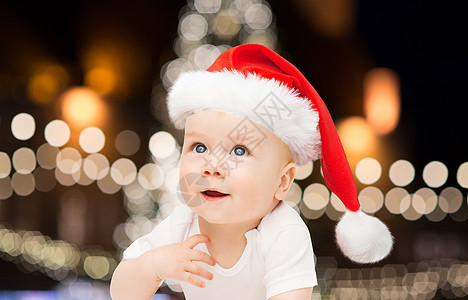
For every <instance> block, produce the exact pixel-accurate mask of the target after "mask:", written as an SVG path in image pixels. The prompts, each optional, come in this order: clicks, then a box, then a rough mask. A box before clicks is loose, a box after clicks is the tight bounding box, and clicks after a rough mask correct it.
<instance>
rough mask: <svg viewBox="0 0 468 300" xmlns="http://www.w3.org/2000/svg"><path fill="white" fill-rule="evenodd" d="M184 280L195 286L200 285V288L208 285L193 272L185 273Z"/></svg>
mask: <svg viewBox="0 0 468 300" xmlns="http://www.w3.org/2000/svg"><path fill="white" fill-rule="evenodd" d="M184 281H186V282H188V283H191V284H193V285H194V286H197V287H200V288H204V287H205V286H206V284H205V283H204V282H203V281H201V280H200V279H198V278H197V277H196V276H195V275H193V274H191V273H189V272H185V273H184Z"/></svg>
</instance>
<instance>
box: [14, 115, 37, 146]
mask: <svg viewBox="0 0 468 300" xmlns="http://www.w3.org/2000/svg"><path fill="white" fill-rule="evenodd" d="M35 131H36V122H35V121H34V118H33V117H32V116H31V115H30V114H27V113H20V114H17V115H16V116H15V117H14V118H13V119H12V120H11V132H12V133H13V136H14V137H15V138H17V139H18V140H21V141H26V140H29V139H30V138H31V137H32V136H33V135H34V132H35Z"/></svg>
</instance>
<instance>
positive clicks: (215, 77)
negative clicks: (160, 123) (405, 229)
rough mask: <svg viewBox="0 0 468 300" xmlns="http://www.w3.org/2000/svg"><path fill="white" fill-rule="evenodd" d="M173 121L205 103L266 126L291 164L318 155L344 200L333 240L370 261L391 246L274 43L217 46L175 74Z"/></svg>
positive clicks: (321, 113) (301, 81) (322, 112)
mask: <svg viewBox="0 0 468 300" xmlns="http://www.w3.org/2000/svg"><path fill="white" fill-rule="evenodd" d="M168 110H169V116H170V118H171V120H172V122H173V123H174V125H175V127H176V128H178V129H183V128H184V126H185V119H186V118H187V117H188V116H189V115H191V114H194V113H197V112H200V111H204V110H216V111H223V112H227V113H231V114H234V115H237V116H240V117H242V118H245V117H247V118H249V119H250V120H252V121H254V122H256V123H258V124H260V125H262V126H265V127H267V128H268V129H270V130H271V131H272V132H273V133H274V134H276V135H277V136H278V137H279V138H281V139H282V140H283V141H284V142H285V143H286V144H287V145H288V146H289V148H290V149H291V152H292V154H293V156H294V158H295V161H296V164H297V165H303V164H305V163H307V162H309V161H310V160H316V159H319V158H320V161H321V165H322V171H323V177H324V179H325V183H326V184H327V186H328V187H329V188H330V190H331V191H332V192H333V193H334V194H335V195H336V196H338V198H339V199H340V200H341V201H342V202H343V204H344V206H345V207H346V212H345V214H344V215H343V217H342V218H341V220H340V221H339V222H338V225H337V227H336V240H337V243H338V246H339V247H340V248H341V250H342V252H343V253H344V254H345V255H346V256H347V257H348V258H350V259H351V260H353V261H355V262H360V263H372V262H377V261H380V260H381V259H383V258H385V257H386V256H387V255H388V253H389V252H390V250H391V248H392V244H393V237H392V236H391V234H390V232H389V230H388V228H387V227H386V226H385V225H384V224H383V223H382V222H381V221H380V220H379V219H377V218H375V217H373V216H369V215H366V214H365V213H363V212H362V211H361V210H360V204H359V200H358V197H357V192H356V185H355V182H354V178H353V175H352V173H351V169H350V167H349V163H348V160H347V158H346V155H345V152H344V150H343V146H342V145H341V141H340V139H339V137H338V133H337V131H336V128H335V125H334V124H333V120H332V118H331V116H330V113H329V112H328V109H327V107H326V106H325V104H324V102H323V101H322V99H321V98H320V96H319V95H318V93H317V92H316V91H315V89H314V88H313V87H312V85H311V84H310V83H309V82H308V81H307V79H306V78H305V77H304V76H303V75H302V74H301V72H299V70H298V69H297V68H296V67H294V66H293V65H292V64H291V63H289V62H288V61H287V60H285V59H284V58H282V57H281V56H279V55H278V54H277V53H275V52H274V51H272V50H270V49H268V48H266V47H264V46H261V45H256V44H248V45H241V46H237V47H234V48H231V49H229V50H227V51H225V52H224V53H222V54H221V55H220V56H219V57H218V58H217V59H216V61H215V62H214V63H213V64H212V65H211V66H210V67H209V68H208V69H207V70H206V71H193V72H187V73H184V74H182V75H180V76H179V78H178V79H177V80H176V82H175V83H174V85H173V86H172V88H171V90H170V92H169V94H168Z"/></svg>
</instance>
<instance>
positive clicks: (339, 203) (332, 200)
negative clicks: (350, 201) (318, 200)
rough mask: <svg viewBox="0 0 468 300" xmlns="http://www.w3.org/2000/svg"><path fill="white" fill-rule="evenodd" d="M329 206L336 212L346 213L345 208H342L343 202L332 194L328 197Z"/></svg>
mask: <svg viewBox="0 0 468 300" xmlns="http://www.w3.org/2000/svg"><path fill="white" fill-rule="evenodd" d="M330 204H331V205H332V206H333V208H334V209H335V210H336V211H338V212H345V211H346V207H345V206H344V204H343V202H342V201H341V200H340V198H338V196H337V195H335V193H332V194H331V196H330Z"/></svg>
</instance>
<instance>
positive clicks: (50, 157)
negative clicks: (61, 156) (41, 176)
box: [36, 143, 60, 170]
mask: <svg viewBox="0 0 468 300" xmlns="http://www.w3.org/2000/svg"><path fill="white" fill-rule="evenodd" d="M59 152H60V149H59V148H57V147H53V146H51V145H49V144H47V143H44V144H42V145H41V146H40V147H39V148H38V149H37V153H36V156H37V162H38V163H39V165H40V166H41V167H43V168H44V169H47V170H50V169H53V168H55V167H56V166H57V154H58V153H59Z"/></svg>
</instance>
